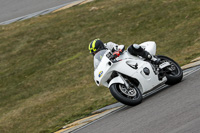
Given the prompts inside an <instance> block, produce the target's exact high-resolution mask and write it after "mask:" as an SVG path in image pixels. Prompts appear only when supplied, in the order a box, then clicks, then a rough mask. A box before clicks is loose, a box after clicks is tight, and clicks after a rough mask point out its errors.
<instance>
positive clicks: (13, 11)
mask: <svg viewBox="0 0 200 133" xmlns="http://www.w3.org/2000/svg"><path fill="white" fill-rule="evenodd" d="M75 1H78V0H0V22H4V21H7V20H10V19H14V18H17V17H21V16H25V15H28V14H31V13H35V12H38V11H42V10H45V9H48V8H52V7H55V6H59V5H62V4H67V3H69V4H70V3H72V2H75Z"/></svg>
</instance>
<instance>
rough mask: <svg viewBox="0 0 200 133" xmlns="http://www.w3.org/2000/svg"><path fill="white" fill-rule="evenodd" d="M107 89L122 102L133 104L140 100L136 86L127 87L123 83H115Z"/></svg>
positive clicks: (140, 96)
mask: <svg viewBox="0 0 200 133" xmlns="http://www.w3.org/2000/svg"><path fill="white" fill-rule="evenodd" d="M109 89H110V92H111V94H112V95H113V97H114V98H115V99H117V100H118V101H119V102H121V103H123V104H126V105H130V106H135V105H138V104H140V103H141V102H142V94H141V92H140V90H139V88H138V87H136V86H134V87H130V88H129V89H127V88H126V86H125V85H124V84H117V83H116V84H112V85H111V86H110V88H109Z"/></svg>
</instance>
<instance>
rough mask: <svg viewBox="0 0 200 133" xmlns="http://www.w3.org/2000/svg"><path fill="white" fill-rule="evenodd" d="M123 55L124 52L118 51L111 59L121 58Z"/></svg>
mask: <svg viewBox="0 0 200 133" xmlns="http://www.w3.org/2000/svg"><path fill="white" fill-rule="evenodd" d="M121 54H122V50H121V49H119V50H118V51H115V52H114V53H113V56H112V57H111V58H112V59H115V58H117V57H119V56H120V55H121Z"/></svg>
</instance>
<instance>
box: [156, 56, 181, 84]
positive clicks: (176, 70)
mask: <svg viewBox="0 0 200 133" xmlns="http://www.w3.org/2000/svg"><path fill="white" fill-rule="evenodd" d="M157 57H158V58H159V59H160V60H161V62H165V61H167V62H169V63H170V64H171V65H170V66H169V67H166V68H164V69H165V71H166V77H167V82H166V83H165V84H168V85H174V84H177V83H179V82H180V81H181V80H182V78H183V71H182V69H181V67H180V66H179V65H178V64H177V63H176V62H175V61H174V60H172V59H171V58H169V57H166V56H161V55H159V56H157Z"/></svg>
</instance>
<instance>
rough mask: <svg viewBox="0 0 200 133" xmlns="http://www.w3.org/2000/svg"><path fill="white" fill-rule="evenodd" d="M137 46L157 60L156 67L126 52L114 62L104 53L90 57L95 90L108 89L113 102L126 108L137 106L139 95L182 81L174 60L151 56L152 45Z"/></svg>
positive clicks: (153, 45) (153, 46)
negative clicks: (124, 105)
mask: <svg viewBox="0 0 200 133" xmlns="http://www.w3.org/2000/svg"><path fill="white" fill-rule="evenodd" d="M140 46H141V47H142V48H144V49H145V50H146V51H148V52H149V53H150V54H151V55H153V57H154V58H157V59H159V60H160V63H159V64H154V63H152V62H151V61H150V60H145V59H144V58H142V57H140V56H133V55H131V54H130V53H129V52H128V51H127V50H126V51H124V52H123V53H122V54H121V55H120V56H119V57H117V58H115V59H113V58H112V52H111V51H110V50H107V49H105V50H101V51H99V52H98V53H96V54H95V56H94V69H95V70H94V80H95V83H96V84H97V86H100V85H103V86H105V87H107V88H109V89H110V92H111V94H112V96H113V97H114V98H115V99H116V100H118V101H119V102H121V103H123V104H126V105H129V106H135V105H138V104H140V103H141V102H142V100H143V95H145V94H146V93H148V92H150V91H152V90H154V89H156V88H157V87H159V86H161V85H163V84H167V85H174V84H176V83H178V82H180V81H181V80H182V78H183V71H182V69H181V68H180V66H179V65H178V64H177V63H176V62H175V61H174V60H172V59H171V58H169V57H166V56H162V55H155V54H156V43H155V42H153V41H148V42H144V43H142V44H140Z"/></svg>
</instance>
